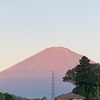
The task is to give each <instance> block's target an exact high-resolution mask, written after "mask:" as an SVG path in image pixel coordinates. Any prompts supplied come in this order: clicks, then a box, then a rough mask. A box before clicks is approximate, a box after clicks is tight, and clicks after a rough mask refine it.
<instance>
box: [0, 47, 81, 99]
mask: <svg viewBox="0 0 100 100" xmlns="http://www.w3.org/2000/svg"><path fill="white" fill-rule="evenodd" d="M81 57H82V55H79V54H77V53H75V52H73V51H71V50H69V49H67V48H63V47H51V48H47V49H45V50H43V51H42V52H39V53H38V54H36V55H33V56H32V57H30V58H28V59H26V60H24V61H22V62H20V63H18V64H16V65H14V66H12V67H10V68H8V69H6V70H4V71H2V72H1V73H0V91H2V92H9V93H12V94H15V95H19V96H23V97H28V98H35V97H43V96H47V97H50V95H51V80H52V79H51V77H52V76H51V75H52V71H54V72H55V84H56V86H55V88H56V89H55V90H56V95H58V94H60V93H65V92H69V91H71V89H72V88H73V85H71V84H69V83H64V82H62V78H63V77H64V75H65V73H66V71H67V70H68V69H71V68H73V67H75V66H76V65H77V64H79V59H81Z"/></svg>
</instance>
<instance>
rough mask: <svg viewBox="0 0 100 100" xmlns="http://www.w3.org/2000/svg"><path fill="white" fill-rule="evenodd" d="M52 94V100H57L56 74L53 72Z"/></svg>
mask: <svg viewBox="0 0 100 100" xmlns="http://www.w3.org/2000/svg"><path fill="white" fill-rule="evenodd" d="M51 88H52V89H51V90H52V92H51V100H54V98H55V74H54V71H52V87H51Z"/></svg>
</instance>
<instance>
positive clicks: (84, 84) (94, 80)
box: [63, 56, 100, 100]
mask: <svg viewBox="0 0 100 100" xmlns="http://www.w3.org/2000/svg"><path fill="white" fill-rule="evenodd" d="M79 62H80V63H79V65H77V66H76V67H75V68H73V69H70V70H68V71H67V73H66V74H65V77H63V81H64V82H71V83H72V84H74V85H75V86H76V87H75V88H74V89H73V92H74V93H77V94H80V95H83V96H85V97H86V99H87V100H99V90H100V64H98V63H94V64H93V63H90V60H89V59H88V58H87V57H86V56H83V57H82V59H80V60H79Z"/></svg>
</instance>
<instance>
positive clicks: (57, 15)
mask: <svg viewBox="0 0 100 100" xmlns="http://www.w3.org/2000/svg"><path fill="white" fill-rule="evenodd" d="M99 43H100V0H0V71H2V70H4V69H6V68H8V67H10V66H12V65H14V64H16V63H18V62H20V61H22V60H24V59H26V58H28V57H30V56H32V55H34V54H36V53H38V52H40V51H42V50H44V49H45V48H48V47H52V46H62V47H66V48H69V49H71V50H72V51H75V52H77V53H79V54H82V55H86V56H87V57H89V58H91V59H92V60H94V61H96V62H98V63H100V44H99Z"/></svg>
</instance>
